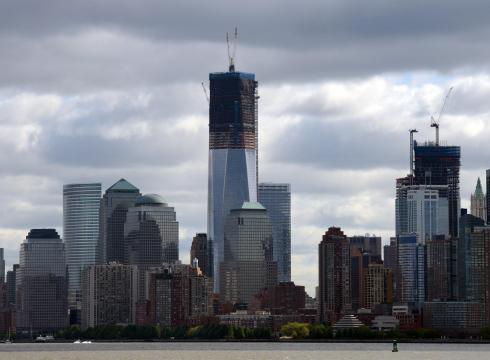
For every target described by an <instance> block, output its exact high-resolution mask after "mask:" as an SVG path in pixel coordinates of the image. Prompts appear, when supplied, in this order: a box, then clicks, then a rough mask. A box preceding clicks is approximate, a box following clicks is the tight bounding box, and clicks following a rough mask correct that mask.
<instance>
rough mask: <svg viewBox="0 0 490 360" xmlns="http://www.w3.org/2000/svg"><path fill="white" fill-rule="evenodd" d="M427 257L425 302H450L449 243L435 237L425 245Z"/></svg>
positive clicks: (440, 237) (445, 239)
mask: <svg viewBox="0 0 490 360" xmlns="http://www.w3.org/2000/svg"><path fill="white" fill-rule="evenodd" d="M425 251H426V256H427V259H426V261H427V301H449V300H452V295H451V294H452V293H453V292H452V289H451V285H452V283H451V276H450V275H451V241H450V240H449V239H448V238H447V237H444V236H435V237H434V238H433V239H432V240H428V241H427V242H426V243H425Z"/></svg>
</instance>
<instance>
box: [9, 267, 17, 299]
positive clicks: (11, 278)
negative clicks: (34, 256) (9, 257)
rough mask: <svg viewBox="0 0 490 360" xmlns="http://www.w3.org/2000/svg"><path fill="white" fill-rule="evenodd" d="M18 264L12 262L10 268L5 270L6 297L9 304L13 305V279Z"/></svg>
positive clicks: (14, 287) (14, 286)
mask: <svg viewBox="0 0 490 360" xmlns="http://www.w3.org/2000/svg"><path fill="white" fill-rule="evenodd" d="M18 268H19V264H14V265H13V266H12V270H10V271H7V299H8V303H9V304H10V305H15V291H16V290H15V289H16V285H15V279H16V276H17V269H18Z"/></svg>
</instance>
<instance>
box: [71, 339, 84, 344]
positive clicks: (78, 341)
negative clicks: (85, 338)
mask: <svg viewBox="0 0 490 360" xmlns="http://www.w3.org/2000/svg"><path fill="white" fill-rule="evenodd" d="M73 343H74V344H81V343H82V342H81V341H80V339H78V340H75V341H74V342H73Z"/></svg>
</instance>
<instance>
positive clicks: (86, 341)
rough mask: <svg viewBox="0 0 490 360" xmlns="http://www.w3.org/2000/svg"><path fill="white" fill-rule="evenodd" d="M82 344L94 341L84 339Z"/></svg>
mask: <svg viewBox="0 0 490 360" xmlns="http://www.w3.org/2000/svg"><path fill="white" fill-rule="evenodd" d="M82 344H92V341H90V340H85V341H82Z"/></svg>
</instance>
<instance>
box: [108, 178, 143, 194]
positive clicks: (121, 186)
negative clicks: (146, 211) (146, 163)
mask: <svg viewBox="0 0 490 360" xmlns="http://www.w3.org/2000/svg"><path fill="white" fill-rule="evenodd" d="M107 191H108V192H111V191H112V192H139V191H140V190H139V189H138V188H137V187H136V186H134V185H133V184H131V183H130V182H128V181H127V180H126V179H121V180H119V181H118V182H116V183H115V184H114V185H112V186H111V187H110V188H109V189H107Z"/></svg>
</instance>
